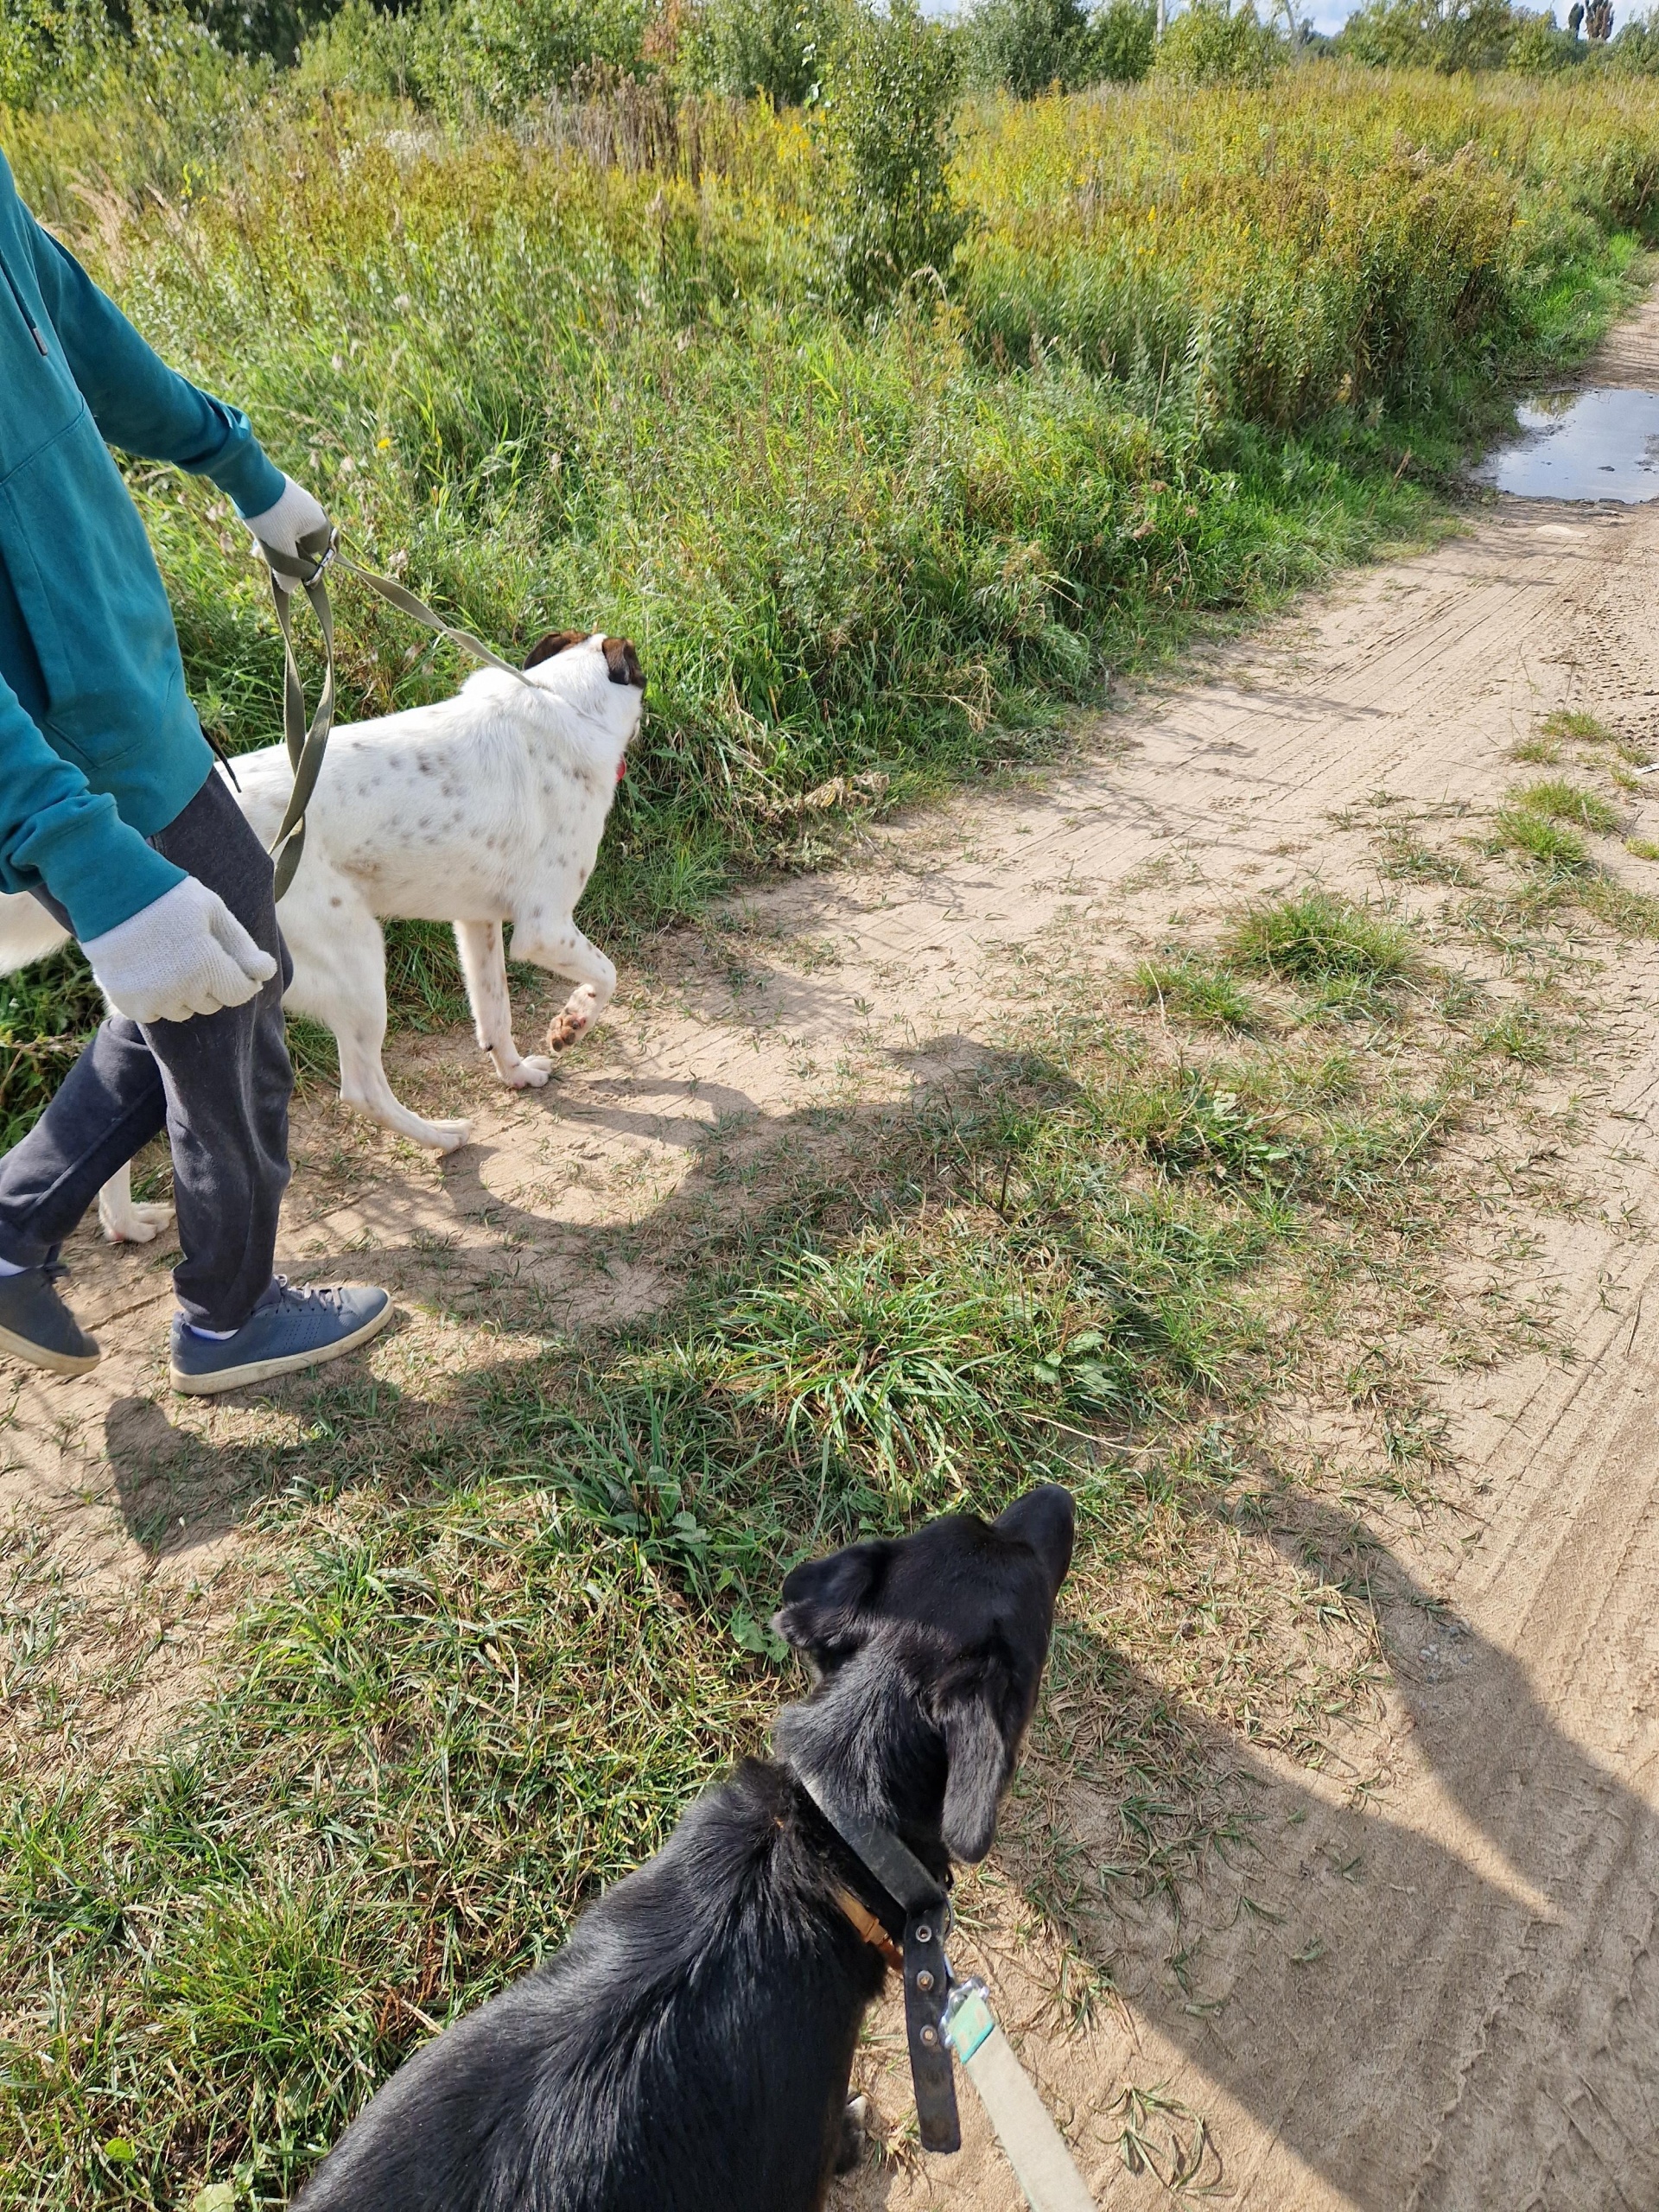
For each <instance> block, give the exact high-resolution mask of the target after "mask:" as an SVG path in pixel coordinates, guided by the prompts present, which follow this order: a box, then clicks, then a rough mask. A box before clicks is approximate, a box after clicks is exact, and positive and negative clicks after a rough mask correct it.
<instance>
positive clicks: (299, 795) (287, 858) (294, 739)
mask: <svg viewBox="0 0 1659 2212" xmlns="http://www.w3.org/2000/svg"><path fill="white" fill-rule="evenodd" d="M260 550H261V551H262V552H263V553H264V556H265V559H266V561H267V562H268V563H269V564H270V595H271V599H272V601H273V603H274V604H275V607H276V610H277V628H278V629H279V630H280V631H281V632H282V633H283V745H284V746H285V747H286V748H287V751H288V765H289V768H290V770H291V771H292V772H293V777H294V786H293V789H292V790H291V791H290V792H289V799H288V805H287V807H286V809H285V810H283V819H282V825H281V827H280V828H279V829H278V830H277V835H276V836H275V837H274V838H273V839H272V841H271V847H270V854H271V858H272V860H273V861H275V863H276V879H277V880H276V894H277V898H278V899H280V898H281V897H282V895H283V893H284V892H285V891H286V890H287V889H288V887H289V884H290V883H292V882H293V880H294V872H295V870H296V868H298V867H299V864H300V858H301V855H302V854H303V852H304V850H305V810H306V809H307V807H308V806H309V804H311V795H312V793H313V792H314V791H315V790H316V788H317V778H318V777H319V776H320V775H321V773H322V762H323V756H324V754H325V753H327V749H328V739H329V734H330V733H331V732H332V730H333V729H334V707H335V701H336V697H337V685H336V680H335V675H334V608H333V607H331V606H330V604H329V601H328V586H327V574H328V571H329V569H339V570H340V573H341V575H347V576H355V577H356V578H357V580H358V582H359V583H363V584H366V585H367V586H368V588H369V589H370V590H371V591H372V592H374V593H375V594H377V595H378V597H379V598H381V599H384V600H385V601H386V603H387V605H388V606H389V607H396V608H397V610H398V612H399V613H402V614H407V615H408V616H410V619H411V620H414V621H416V622H418V623H420V624H421V625H422V626H423V628H424V629H428V630H430V631H431V632H433V634H434V635H435V636H436V637H440V638H447V639H448V641H449V643H450V644H451V645H456V646H458V647H459V648H460V649H461V652H464V653H467V654H468V655H469V656H470V657H471V658H473V659H474V660H475V661H478V662H480V663H481V664H483V666H484V667H486V668H494V669H499V671H501V673H502V674H503V675H504V676H511V677H514V678H516V680H517V681H518V683H522V684H523V685H524V689H525V690H527V691H533V690H535V689H536V686H535V685H534V684H533V683H531V680H530V678H529V677H527V676H526V675H525V674H524V671H523V669H521V668H515V667H514V666H513V665H512V662H511V661H506V660H503V659H502V658H501V656H500V655H499V653H494V652H491V651H490V648H489V647H488V646H487V645H486V644H485V643H484V641H483V639H481V638H475V637H474V635H473V633H472V632H471V631H470V630H463V629H461V628H460V627H459V626H457V625H456V624H454V623H453V622H446V621H445V620H444V619H443V617H442V615H441V614H435V613H434V612H433V611H432V609H431V608H430V607H429V606H428V605H427V604H426V601H424V600H423V599H416V596H415V594H414V593H413V592H412V591H410V590H408V589H406V588H405V587H404V585H402V584H399V583H394V582H392V580H391V577H390V576H382V575H376V574H375V572H374V570H373V569H365V568H362V567H360V566H359V564H358V563H357V562H355V561H352V560H348V559H347V558H346V555H345V553H344V552H343V551H342V550H341V548H340V532H339V531H337V530H335V529H334V527H333V526H332V525H331V526H330V527H329V528H328V529H327V530H326V531H321V530H315V531H311V532H310V533H309V534H308V536H306V537H302V538H301V539H300V540H299V543H298V556H299V557H297V558H296V556H295V555H293V554H289V553H284V552H280V551H278V550H277V548H276V547H274V546H270V545H266V544H264V543H263V541H262V542H261V545H260ZM283 576H285V577H287V578H288V579H289V584H290V586H292V585H295V584H297V585H298V586H299V588H300V589H301V590H302V591H303V592H304V594H305V595H306V597H307V599H308V600H309V601H310V602H311V612H312V613H314V614H315V616H316V618H317V627H318V628H319V630H320V631H321V632H322V654H323V680H322V696H321V698H320V699H319V700H318V701H317V709H316V712H315V714H314V715H312V717H311V720H310V721H309V722H307V721H306V718H305V686H304V684H303V683H302V682H301V680H300V670H299V664H298V662H297V661H296V659H295V657H294V627H293V604H292V602H293V597H294V594H293V591H292V589H291V588H290V589H289V590H284V589H283V586H282V585H281V584H280V583H279V582H278V581H277V579H278V577H283Z"/></svg>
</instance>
